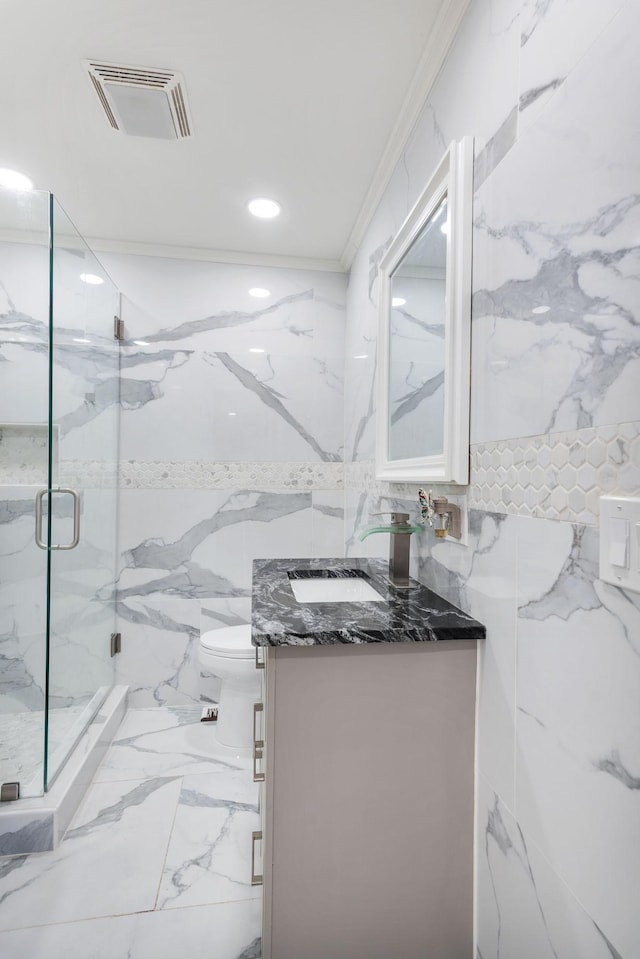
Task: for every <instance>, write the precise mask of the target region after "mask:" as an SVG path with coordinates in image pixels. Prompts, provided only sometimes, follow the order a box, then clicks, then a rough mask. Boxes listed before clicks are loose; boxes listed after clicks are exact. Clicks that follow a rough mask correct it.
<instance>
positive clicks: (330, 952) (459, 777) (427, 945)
mask: <svg viewBox="0 0 640 959" xmlns="http://www.w3.org/2000/svg"><path fill="white" fill-rule="evenodd" d="M476 646H477V643H476V641H475V640H470V641H464V640H462V641H453V642H446V643H439V642H391V643H381V642H376V643H370V644H367V643H364V644H334V645H277V646H266V647H265V648H264V649H263V650H260V653H261V654H263V655H264V658H265V659H266V669H265V671H264V676H265V682H264V684H263V685H264V692H265V698H264V713H263V714H262V716H261V719H262V720H263V722H264V725H263V726H262V731H263V732H262V734H263V735H264V753H263V757H262V759H263V762H264V767H263V768H264V782H263V784H262V796H261V809H262V816H263V825H262V842H261V843H260V842H258V843H257V846H258V847H260V846H261V850H260V851H261V853H262V857H261V858H262V862H261V869H262V876H263V886H264V889H263V892H264V920H263V957H264V959H472V940H473V936H472V893H473V806H474V718H475V716H474V714H475V688H476ZM261 768H262V767H258V769H259V770H261ZM255 845H256V844H255V843H254V846H255ZM255 868H257V870H258V871H260V866H259V865H258V866H256V867H255Z"/></svg>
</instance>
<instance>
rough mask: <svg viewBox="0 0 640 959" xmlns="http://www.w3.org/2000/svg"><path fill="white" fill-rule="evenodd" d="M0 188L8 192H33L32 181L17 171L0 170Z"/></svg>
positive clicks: (4, 168)
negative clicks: (4, 188) (2, 187)
mask: <svg viewBox="0 0 640 959" xmlns="http://www.w3.org/2000/svg"><path fill="white" fill-rule="evenodd" d="M0 186H4V187H6V188H7V189H8V190H33V180H30V179H29V177H28V176H25V175H24V173H18V171H17V170H8V169H7V168H6V167H3V168H2V169H0Z"/></svg>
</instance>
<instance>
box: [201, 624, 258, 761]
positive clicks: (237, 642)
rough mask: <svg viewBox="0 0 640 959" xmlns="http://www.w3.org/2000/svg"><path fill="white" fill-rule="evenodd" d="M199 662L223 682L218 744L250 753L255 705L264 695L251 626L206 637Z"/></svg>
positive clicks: (214, 631)
mask: <svg viewBox="0 0 640 959" xmlns="http://www.w3.org/2000/svg"><path fill="white" fill-rule="evenodd" d="M199 660H200V665H201V666H202V667H203V669H205V670H206V671H207V672H209V673H213V675H214V676H217V677H218V679H219V680H220V697H219V703H218V722H217V724H216V728H217V739H218V742H220V743H222V745H223V746H234V747H235V748H237V749H242V748H247V749H249V748H250V747H251V746H253V704H254V703H256V702H258V700H259V699H260V695H261V685H260V673H259V672H258V671H257V670H256V661H255V649H254V647H253V646H252V645H251V626H250V625H249V624H248V623H247V624H243V625H242V626H224V627H222V628H221V629H212V630H209V631H207V632H206V633H202V634H201V635H200V655H199ZM203 682H204V680H203Z"/></svg>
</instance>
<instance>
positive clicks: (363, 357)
mask: <svg viewBox="0 0 640 959" xmlns="http://www.w3.org/2000/svg"><path fill="white" fill-rule="evenodd" d="M368 356H369V354H368V353H356V355H355V356H354V357H353V358H354V360H366V359H367V357H368Z"/></svg>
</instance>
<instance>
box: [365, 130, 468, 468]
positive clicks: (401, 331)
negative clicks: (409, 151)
mask: <svg viewBox="0 0 640 959" xmlns="http://www.w3.org/2000/svg"><path fill="white" fill-rule="evenodd" d="M472 173H473V141H472V139H471V138H470V137H467V138H465V139H464V140H462V141H461V142H460V143H452V144H451V146H450V147H449V149H448V150H447V153H446V154H445V156H444V157H443V159H442V161H441V163H440V165H439V166H438V169H437V170H436V171H435V173H434V174H433V176H432V177H431V179H430V181H429V183H428V184H427V186H426V188H425V189H424V191H423V192H422V195H421V196H420V198H419V199H418V202H417V203H416V205H415V206H414V208H413V210H412V211H411V213H410V214H409V216H408V217H407V219H406V220H405V222H404V223H403V225H402V227H401V228H400V230H399V231H398V234H397V236H396V237H395V238H394V239H393V241H392V243H391V245H390V247H389V249H388V250H387V252H386V254H385V256H384V258H383V260H382V263H381V266H380V276H381V286H380V329H379V338H378V344H379V354H378V402H379V406H378V418H377V422H378V432H377V443H376V449H377V455H376V459H377V463H376V467H377V468H376V474H377V477H378V479H382V480H390V481H395V482H440V483H460V484H464V483H467V482H468V481H469V385H470V384H469V345H470V328H471V229H472V224H471V209H472Z"/></svg>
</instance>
